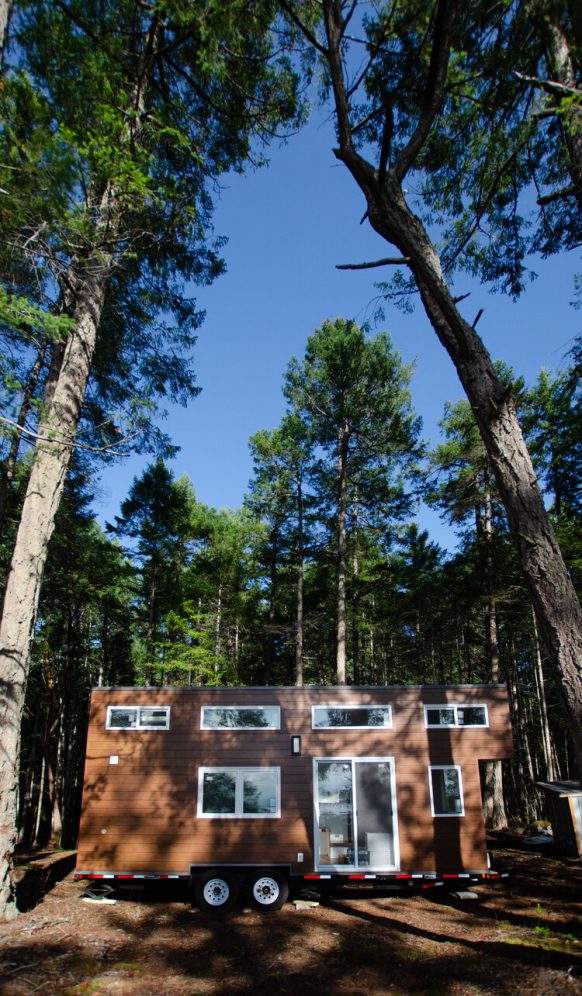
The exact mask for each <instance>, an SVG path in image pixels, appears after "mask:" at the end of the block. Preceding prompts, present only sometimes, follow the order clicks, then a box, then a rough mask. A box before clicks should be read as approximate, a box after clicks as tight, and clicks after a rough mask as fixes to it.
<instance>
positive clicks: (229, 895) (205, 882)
mask: <svg viewBox="0 0 582 996" xmlns="http://www.w3.org/2000/svg"><path fill="white" fill-rule="evenodd" d="M238 892H239V888H238V882H237V881H236V879H235V878H234V876H233V875H230V874H229V873H228V872H224V871H222V870H221V869H220V868H215V869H214V870H213V871H209V872H206V874H205V875H202V877H201V878H199V879H197V881H196V882H195V884H194V898H195V900H196V903H197V905H198V906H199V907H200V909H201V910H204V911H205V912H207V913H224V912H225V911H226V910H231V909H232V908H233V906H234V905H235V903H236V901H237V899H238Z"/></svg>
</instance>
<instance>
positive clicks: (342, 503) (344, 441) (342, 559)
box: [336, 425, 350, 685]
mask: <svg viewBox="0 0 582 996" xmlns="http://www.w3.org/2000/svg"><path fill="white" fill-rule="evenodd" d="M349 444H350V433H349V429H348V427H347V426H346V425H343V426H342V427H341V429H340V432H339V437H338V498H337V644H336V680H337V683H338V685H345V684H346V683H347V664H346V636H347V612H346V573H347V548H348V533H347V504H348V501H347V493H348V468H347V463H348V449H349Z"/></svg>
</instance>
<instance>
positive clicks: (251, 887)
mask: <svg viewBox="0 0 582 996" xmlns="http://www.w3.org/2000/svg"><path fill="white" fill-rule="evenodd" d="M288 897H289V882H288V881H287V878H286V876H285V875H283V874H281V872H278V871H271V870H268V871H262V872H257V873H255V874H254V875H252V876H251V878H249V879H248V881H247V884H246V899H247V902H248V904H249V906H251V907H252V909H254V910H264V911H268V910H270V911H272V910H280V909H281V907H282V906H283V905H284V904H285V903H286V902H287V899H288Z"/></svg>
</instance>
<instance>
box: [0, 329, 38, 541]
mask: <svg viewBox="0 0 582 996" xmlns="http://www.w3.org/2000/svg"><path fill="white" fill-rule="evenodd" d="M46 348H47V342H46V339H45V340H44V341H43V342H42V343H41V345H40V349H39V351H38V353H37V357H36V360H35V361H34V363H33V366H32V369H31V371H30V373H29V375H28V380H27V382H26V388H25V390H24V395H23V398H22V404H21V406H20V411H19V413H18V419H17V425H18V429H22V428H24V425H25V423H26V419H27V418H28V413H29V411H30V408H31V405H32V399H33V397H34V393H35V391H36V387H37V384H38V378H39V376H40V373H41V370H42V367H43V364H44V358H45V355H46ZM21 439H22V436H21V433H20V432H19V431H18V430H16V431H15V433H14V436H13V437H12V442H11V444H10V451H9V453H8V456H7V457H6V460H5V461H4V462H3V464H2V467H1V469H0V536H3V535H4V525H5V521H6V512H7V507H8V500H9V496H10V489H11V487H12V481H13V480H14V472H15V470H16V461H17V460H18V453H19V450H20V443H21Z"/></svg>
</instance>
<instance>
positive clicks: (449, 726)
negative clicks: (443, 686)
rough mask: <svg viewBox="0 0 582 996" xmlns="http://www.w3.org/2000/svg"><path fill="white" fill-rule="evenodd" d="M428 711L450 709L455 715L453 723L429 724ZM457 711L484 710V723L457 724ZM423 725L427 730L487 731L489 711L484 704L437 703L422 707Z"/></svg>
mask: <svg viewBox="0 0 582 996" xmlns="http://www.w3.org/2000/svg"><path fill="white" fill-rule="evenodd" d="M429 709H452V710H453V712H454V714H455V722H454V723H429V721H428V710H429ZM458 709H484V710H485V722H484V723H459V714H458V712H457V710H458ZM424 725H425V728H426V729H427V730H457V729H458V730H488V729H489V710H488V708H487V706H486V704H485V703H484V702H454V703H453V702H439V703H434V704H433V703H432V702H431V703H429V704H426V703H425V706H424Z"/></svg>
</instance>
